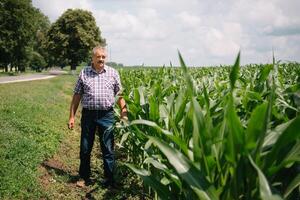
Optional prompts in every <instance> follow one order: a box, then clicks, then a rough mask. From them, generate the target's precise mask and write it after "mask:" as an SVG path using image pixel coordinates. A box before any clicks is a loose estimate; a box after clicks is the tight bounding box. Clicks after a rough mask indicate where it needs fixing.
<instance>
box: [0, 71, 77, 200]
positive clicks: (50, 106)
mask: <svg viewBox="0 0 300 200" xmlns="http://www.w3.org/2000/svg"><path fill="white" fill-rule="evenodd" d="M74 80H75V77H74V76H60V77H58V78H54V79H50V80H43V81H32V82H24V83H14V84H4V85H0V94H1V96H0V113H1V115H0V169H1V171H0V176H1V179H0V197H2V198H8V199H10V198H31V197H32V196H34V197H36V198H37V197H39V195H41V188H40V187H39V184H38V181H37V180H38V179H37V177H38V173H37V167H38V165H40V163H41V162H42V161H43V160H44V159H45V158H48V157H50V156H51V155H53V154H54V152H55V151H56V150H57V147H58V145H59V142H60V141H61V139H62V138H63V136H64V135H65V132H66V127H67V126H66V123H67V119H68V105H69V103H70V97H71V92H72V87H73V84H74Z"/></svg>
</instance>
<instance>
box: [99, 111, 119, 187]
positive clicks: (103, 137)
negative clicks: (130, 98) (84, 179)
mask: <svg viewBox="0 0 300 200" xmlns="http://www.w3.org/2000/svg"><path fill="white" fill-rule="evenodd" d="M97 123H98V125H99V129H100V145H101V151H102V156H103V165H104V176H105V178H106V179H108V180H109V181H110V182H113V170H114V165H115V157H114V131H113V129H114V113H113V111H110V112H107V113H106V114H105V115H104V116H103V117H101V118H100V119H99V120H98V121H97Z"/></svg>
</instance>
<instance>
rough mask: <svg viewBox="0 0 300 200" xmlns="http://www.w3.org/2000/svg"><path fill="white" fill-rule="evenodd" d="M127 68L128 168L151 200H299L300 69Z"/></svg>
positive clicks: (122, 128)
mask: <svg viewBox="0 0 300 200" xmlns="http://www.w3.org/2000/svg"><path fill="white" fill-rule="evenodd" d="M179 60H180V64H181V68H177V67H161V68H140V69H121V70H120V74H121V77H122V81H123V87H124V98H125V100H126V102H127V108H128V118H129V122H128V123H127V122H122V123H118V124H117V125H116V126H117V128H118V137H119V143H118V144H117V145H118V146H119V147H120V148H121V149H123V150H124V151H125V152H126V155H127V162H126V163H124V165H126V166H127V167H128V168H130V169H131V170H132V171H133V172H134V173H136V174H138V175H139V177H141V179H142V180H143V183H144V185H145V193H147V195H149V196H151V198H153V199H207V200H208V199H212V200H213V199H226V200H227V199H230V200H231V199H299V186H300V173H299V172H300V165H299V163H300V117H299V111H300V64H298V63H292V62H291V63H281V62H276V61H275V59H274V58H273V63H272V64H264V65H262V64H261V65H248V66H243V67H240V64H239V61H240V55H238V56H237V58H236V61H235V63H234V64H233V66H228V67H207V68H187V67H186V65H185V63H184V60H183V58H182V57H181V55H180V53H179Z"/></svg>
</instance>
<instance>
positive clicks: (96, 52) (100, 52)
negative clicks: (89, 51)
mask: <svg viewBox="0 0 300 200" xmlns="http://www.w3.org/2000/svg"><path fill="white" fill-rule="evenodd" d="M103 54H105V55H106V50H105V49H97V50H96V51H95V54H94V55H103Z"/></svg>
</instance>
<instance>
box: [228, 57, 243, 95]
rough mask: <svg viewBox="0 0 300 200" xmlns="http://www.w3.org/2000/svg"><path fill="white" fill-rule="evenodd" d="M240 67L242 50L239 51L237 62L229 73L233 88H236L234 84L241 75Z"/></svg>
mask: <svg viewBox="0 0 300 200" xmlns="http://www.w3.org/2000/svg"><path fill="white" fill-rule="evenodd" d="M239 68H240V52H239V53H238V55H237V57H236V60H235V63H234V65H233V67H232V68H231V72H230V75H229V79H230V86H231V90H233V89H234V85H235V82H236V80H237V79H238V76H239Z"/></svg>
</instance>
